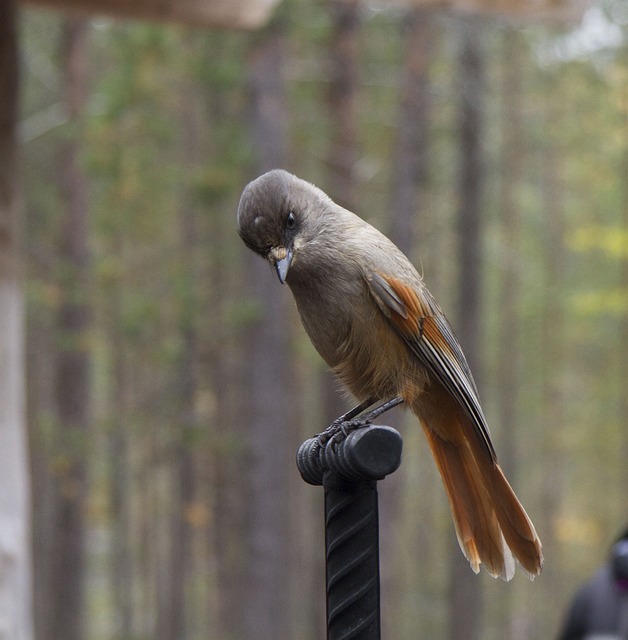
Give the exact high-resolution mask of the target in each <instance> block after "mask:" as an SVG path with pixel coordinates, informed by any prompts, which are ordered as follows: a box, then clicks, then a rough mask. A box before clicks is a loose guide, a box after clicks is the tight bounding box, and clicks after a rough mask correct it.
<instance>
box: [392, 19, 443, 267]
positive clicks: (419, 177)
mask: <svg viewBox="0 0 628 640" xmlns="http://www.w3.org/2000/svg"><path fill="white" fill-rule="evenodd" d="M403 27H404V29H405V42H406V44H405V59H404V69H403V79H402V85H401V102H400V105H399V114H398V116H397V139H396V143H395V149H394V151H393V175H392V194H391V203H390V204H391V207H390V209H391V216H392V219H391V227H390V237H391V239H392V241H393V242H394V243H395V244H396V245H397V246H398V247H399V248H400V249H401V250H402V251H403V252H404V253H405V254H406V255H407V256H408V257H409V258H410V259H412V256H413V254H414V253H415V252H416V250H417V225H418V221H419V217H420V215H421V211H422V209H423V208H424V202H423V191H424V189H425V187H426V182H427V178H428V167H429V164H428V163H429V155H428V154H429V140H428V131H429V111H430V95H429V76H428V74H429V60H430V51H431V35H432V30H433V25H432V23H431V21H430V12H429V11H426V10H425V9H421V8H418V7H415V8H413V9H411V10H410V11H409V12H408V15H407V16H406V17H405V19H404V20H403Z"/></svg>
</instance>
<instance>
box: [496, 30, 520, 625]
mask: <svg viewBox="0 0 628 640" xmlns="http://www.w3.org/2000/svg"><path fill="white" fill-rule="evenodd" d="M522 48H523V42H522V39H521V34H520V33H518V32H517V31H515V30H512V29H507V30H506V31H505V33H504V39H503V56H502V69H503V80H502V86H501V89H500V94H501V96H500V97H501V99H502V105H503V107H502V120H501V131H502V136H501V137H502V149H501V163H500V164H501V172H500V194H499V195H500V197H499V228H500V239H501V242H500V258H501V270H500V273H501V278H500V283H499V294H498V299H497V304H498V308H499V313H498V317H499V327H498V331H499V333H498V335H499V339H498V360H497V379H496V385H495V389H496V390H495V396H496V399H497V415H498V418H499V425H498V429H499V445H500V446H499V454H498V455H499V461H500V464H501V466H502V468H503V469H504V471H505V472H506V475H507V477H508V479H509V480H510V481H511V482H513V483H514V484H515V486H516V482H515V479H516V472H517V468H516V460H517V452H516V446H517V445H516V441H515V433H516V432H517V429H516V426H517V409H518V406H517V405H518V400H519V388H520V384H521V381H520V375H519V371H520V362H521V356H520V354H521V327H520V315H521V309H520V299H521V278H520V273H521V268H522V266H521V252H520V244H521V216H522V209H521V203H520V193H521V183H522V180H523V159H524V155H525V148H524V147H525V139H524V131H523V122H522V102H523V99H524V96H523V92H522V87H521V84H522V83H521V76H522V74H523V64H522V56H523V51H522ZM514 595H515V594H514V593H513V591H512V590H508V591H506V590H504V591H502V593H500V595H499V598H500V602H501V607H500V611H502V612H503V615H504V618H506V617H508V616H509V614H511V613H512V610H513V609H512V606H513V605H514V602H515V601H514V599H513V597H514ZM502 633H503V634H504V635H507V636H508V637H511V638H514V637H516V636H515V630H514V629H510V628H508V627H504V628H503V629H502Z"/></svg>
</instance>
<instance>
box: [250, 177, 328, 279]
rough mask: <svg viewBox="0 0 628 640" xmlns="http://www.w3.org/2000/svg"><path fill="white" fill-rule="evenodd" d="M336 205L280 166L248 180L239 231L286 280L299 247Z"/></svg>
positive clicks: (319, 191) (312, 186)
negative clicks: (250, 180)
mask: <svg viewBox="0 0 628 640" xmlns="http://www.w3.org/2000/svg"><path fill="white" fill-rule="evenodd" d="M334 208H335V205H334V203H333V202H332V201H331V199H330V198H329V197H328V196H327V195H326V194H325V193H324V192H323V191H321V190H320V189H318V188H317V187H315V186H314V185H312V184H310V183H308V182H305V181H304V180H301V179H300V178H297V177H296V176H293V175H292V174H291V173H288V172H287V171H283V170H282V169H274V170H272V171H269V172H268V173H265V174H264V175H262V176H260V177H259V178H257V179H255V180H253V181H252V182H250V183H249V184H248V185H247V186H246V187H245V188H244V191H243V192H242V197H241V198H240V204H239V205H238V233H239V234H240V237H241V238H242V240H244V242H245V244H246V245H247V246H248V247H249V248H250V249H252V250H253V251H255V253H258V254H259V255H260V256H262V257H263V258H265V259H266V260H268V261H269V262H270V263H271V264H272V265H273V266H274V267H275V269H276V270H277V275H278V276H279V279H280V280H281V282H282V283H283V282H285V280H286V276H287V274H288V270H289V269H290V266H291V264H292V261H293V259H294V260H295V262H296V260H297V259H296V258H295V256H296V255H297V254H298V250H299V248H300V247H301V246H303V245H304V244H306V243H307V242H308V241H309V240H311V239H312V238H313V237H315V236H316V235H318V234H319V233H320V231H321V229H322V228H323V227H324V226H325V218H326V217H329V216H328V215H326V214H329V213H331V212H332V211H333V209H334Z"/></svg>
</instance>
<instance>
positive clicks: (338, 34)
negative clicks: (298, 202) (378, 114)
mask: <svg viewBox="0 0 628 640" xmlns="http://www.w3.org/2000/svg"><path fill="white" fill-rule="evenodd" d="M328 6H329V12H330V15H331V20H332V34H331V40H330V43H329V48H330V58H331V70H330V85H329V92H328V94H327V102H328V105H329V113H330V121H331V147H330V151H329V154H328V167H329V171H328V181H329V187H328V190H329V194H330V196H331V198H332V199H333V200H335V201H336V202H337V203H338V204H339V205H340V206H342V207H345V208H346V209H349V210H350V211H355V208H356V206H357V197H356V194H357V185H356V180H355V171H354V170H355V164H356V161H357V158H358V121H359V120H358V119H359V110H358V94H359V60H358V57H359V44H360V43H359V38H358V34H359V28H360V14H361V5H360V3H359V2H358V1H357V0H346V1H344V0H329V2H328Z"/></svg>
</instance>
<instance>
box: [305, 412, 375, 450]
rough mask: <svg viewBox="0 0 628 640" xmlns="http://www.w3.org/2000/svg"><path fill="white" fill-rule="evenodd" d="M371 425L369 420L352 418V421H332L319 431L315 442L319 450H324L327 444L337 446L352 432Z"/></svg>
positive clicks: (339, 419)
mask: <svg viewBox="0 0 628 640" xmlns="http://www.w3.org/2000/svg"><path fill="white" fill-rule="evenodd" d="M370 424H371V422H370V421H369V420H365V419H364V418H353V419H352V420H343V419H342V418H338V419H337V420H334V421H333V422H332V423H331V424H330V425H329V427H327V429H325V430H324V431H321V433H319V434H318V435H317V436H316V441H317V442H318V446H319V447H320V448H321V449H324V448H325V447H326V446H327V444H328V443H330V442H331V444H332V445H337V444H338V443H340V442H342V440H344V439H345V438H346V437H347V436H348V435H349V434H350V433H351V432H352V431H355V430H356V429H361V428H362V427H367V426H369V425H370Z"/></svg>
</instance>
